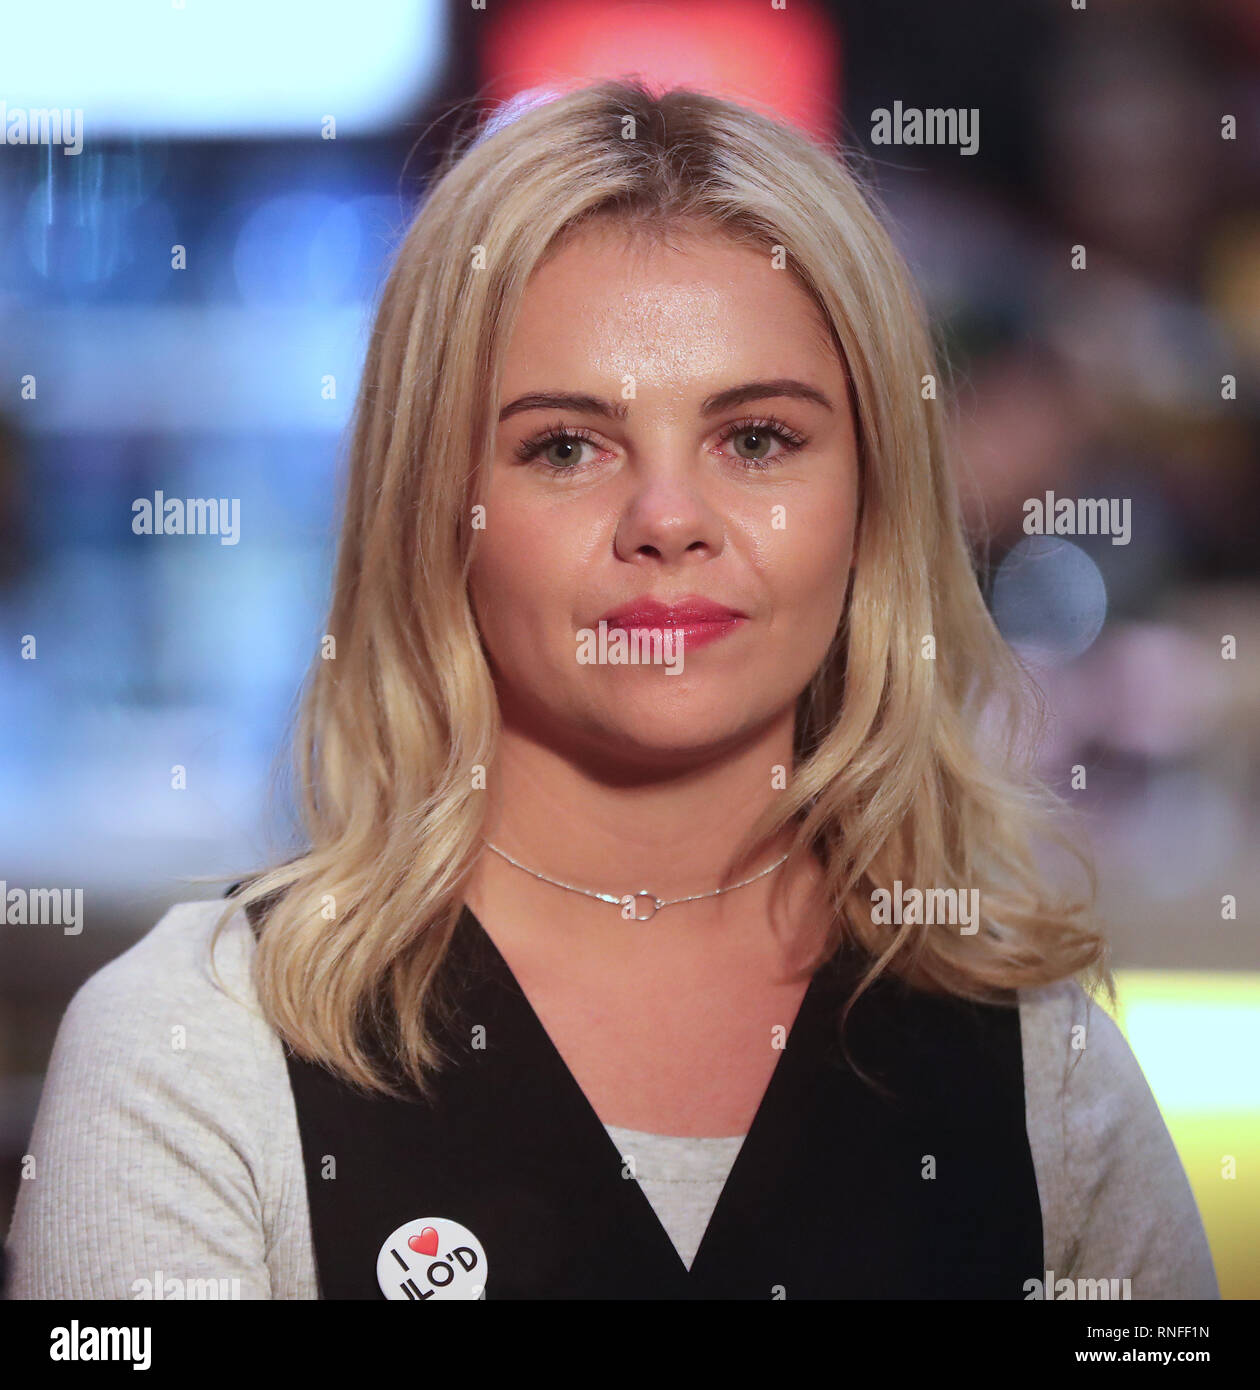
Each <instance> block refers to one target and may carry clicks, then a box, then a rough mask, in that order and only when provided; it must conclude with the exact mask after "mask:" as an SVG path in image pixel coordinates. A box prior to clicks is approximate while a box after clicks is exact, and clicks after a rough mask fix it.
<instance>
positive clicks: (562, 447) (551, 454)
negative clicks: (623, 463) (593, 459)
mask: <svg viewBox="0 0 1260 1390" xmlns="http://www.w3.org/2000/svg"><path fill="white" fill-rule="evenodd" d="M584 448H590V449H597V448H598V445H596V444H595V442H594V441H593V440H590V439H585V438H583V437H582V436H581V435H579V434H570V433H569V432H568V431H556V430H553V431H551V432H550V433H549V434H546V435H540V436H537V437H535V438H534V439H527V440H525V442H524V443H523V444H522V445H521V446H520V448H519V449H517V451H516V456H517V458H518V459H520V460H521V462H522V463H538V464H539V465H540V466H542V467H544V468H548V469H550V470H551V471H552V472H555V473H569V472H572V471H573V470H575V469H577V468H579V467H582V466H583V465H584V464H587V463H589V462H590V459H589V457H588V458H583V456H582V450H583V449H584Z"/></svg>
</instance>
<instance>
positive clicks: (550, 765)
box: [466, 718, 821, 949]
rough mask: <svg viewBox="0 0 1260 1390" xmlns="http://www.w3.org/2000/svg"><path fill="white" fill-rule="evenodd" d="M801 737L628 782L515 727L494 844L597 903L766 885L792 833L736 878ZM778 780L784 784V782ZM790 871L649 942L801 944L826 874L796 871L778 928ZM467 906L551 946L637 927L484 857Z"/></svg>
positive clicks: (505, 759) (695, 909)
mask: <svg viewBox="0 0 1260 1390" xmlns="http://www.w3.org/2000/svg"><path fill="white" fill-rule="evenodd" d="M792 734H793V726H792V722H791V720H790V718H787V719H784V720H783V721H781V722H780V723H778V724H777V725H775V726H772V727H768V728H767V729H765V730H763V731H762V732H761V733H760V734H759V735H757V736H756V737H754V738H752V739H750V740H748V741H747V742H745V743H744V744H743V745H742V746H740V747H739V748H737V749H735V750H733V751H731V752H729V753H727V754H726V755H725V756H723V757H721V758H717V759H714V760H712V761H711V762H708V763H706V764H703V765H701V764H692V765H690V766H688V767H687V768H685V769H682V770H678V771H673V772H670V771H668V770H662V772H661V773H660V775H659V776H645V775H643V774H641V773H640V774H639V775H636V776H631V775H628V774H627V773H625V772H622V773H619V774H618V773H614V774H612V775H610V774H609V772H608V770H607V769H606V768H605V767H599V768H596V767H594V766H593V765H592V760H591V759H581V758H575V757H570V756H565V755H563V754H561V753H559V752H557V751H556V750H555V749H554V748H552V747H549V746H547V745H545V744H544V743H542V742H540V741H539V740H537V739H535V738H532V737H530V736H529V734H528V733H527V732H525V731H522V730H519V729H513V728H511V727H507V728H505V729H504V731H503V735H502V739H501V743H500V751H499V757H498V759H497V762H496V767H495V777H494V780H493V783H492V785H491V787H490V788H489V795H490V797H491V803H490V810H489V813H488V816H487V823H486V827H485V837H486V839H487V840H489V841H490V842H492V843H493V844H495V845H496V846H497V847H498V848H499V849H501V850H503V851H504V852H505V853H506V854H508V855H511V856H512V858H513V859H515V860H518V861H519V862H520V864H522V865H525V866H527V868H528V869H529V870H533V871H535V872H536V873H538V874H543V875H546V876H547V877H548V878H552V879H560V880H562V881H563V882H564V883H566V884H570V885H574V886H576V887H580V888H585V889H589V890H591V891H593V892H598V893H608V894H615V895H617V896H621V895H623V894H630V893H637V892H639V891H640V890H647V891H648V892H650V893H652V894H653V895H655V896H656V897H658V898H662V899H665V900H670V899H675V898H682V897H687V896H690V895H692V894H708V893H711V892H712V890H713V889H716V888H720V887H722V886H723V884H724V883H728V884H729V883H739V882H741V881H742V880H744V879H747V878H750V877H752V876H753V875H754V874H757V873H759V872H760V871H761V870H762V869H763V868H766V867H767V866H769V865H771V864H773V863H774V861H775V860H776V859H778V858H779V857H780V856H781V855H782V854H784V853H785V852H786V851H787V849H788V848H789V846H790V844H791V838H792V837H791V832H790V831H787V832H785V833H783V834H781V835H780V836H779V837H778V839H777V840H776V842H775V843H774V844H772V845H767V846H765V847H764V848H763V849H762V850H761V851H760V852H758V853H757V854H756V855H755V856H754V858H753V859H752V860H749V861H748V862H746V863H745V864H743V865H740V866H737V867H736V869H735V873H734V876H733V877H726V875H728V872H729V871H730V869H731V867H732V856H733V854H734V853H735V851H736V849H737V848H738V847H739V846H740V845H741V844H742V843H743V841H744V839H745V837H746V836H747V835H748V833H749V831H750V830H751V829H752V827H753V825H754V824H755V822H756V820H757V818H758V817H759V816H760V815H762V814H763V813H764V812H765V810H766V809H767V808H768V807H769V806H770V805H772V803H773V799H774V798H775V797H776V796H778V795H780V794H781V792H780V791H779V790H778V788H780V787H781V786H782V785H783V784H784V782H785V780H786V774H788V773H790V771H791V766H792ZM776 769H777V770H779V771H780V772H781V773H782V774H784V775H783V776H776ZM785 871H786V868H785V870H784V871H776V872H772V873H770V874H768V875H766V876H765V877H763V878H760V879H758V880H757V881H755V882H753V883H750V884H748V885H747V886H745V887H741V888H733V889H731V891H729V892H727V893H722V894H719V895H716V896H710V897H706V898H702V899H700V900H699V901H697V902H692V903H681V904H677V905H674V906H670V907H668V908H665V909H662V910H661V912H660V913H659V914H658V915H657V916H656V917H654V918H653V919H652V923H653V929H654V930H653V933H652V934H653V936H657V937H659V936H660V935H661V934H662V932H664V931H668V933H669V935H670V937H671V938H672V939H674V940H684V939H687V938H694V939H695V940H696V941H699V940H701V939H703V938H707V937H711V936H713V935H714V934H715V933H716V934H717V935H718V936H721V937H725V938H729V937H730V936H731V935H732V934H733V933H736V932H740V933H746V934H747V937H748V940H749V941H750V942H752V943H756V942H759V941H761V940H762V939H763V938H765V937H766V936H767V928H769V929H770V931H771V932H773V934H774V935H775V936H778V937H783V936H787V937H795V936H796V934H797V932H798V930H799V928H800V927H801V925H802V922H803V921H804V920H805V919H808V920H809V921H810V922H811V923H812V922H815V921H817V920H818V906H819V904H817V903H816V902H813V901H812V899H811V898H810V896H809V895H810V894H811V892H813V891H814V890H816V888H817V885H818V881H819V879H820V878H821V873H820V870H819V867H818V866H817V865H816V864H814V863H813V862H812V861H811V862H810V863H809V864H807V865H803V866H795V867H794V868H793V869H792V874H793V878H792V880H791V882H790V883H789V885H788V891H787V892H786V893H785V894H784V897H783V903H784V909H783V912H782V913H781V914H780V915H781V917H782V919H783V920H782V923H781V924H777V925H776V923H774V922H772V919H771V892H772V889H773V888H774V886H775V883H776V880H777V879H778V878H779V876H780V873H782V872H785ZM466 896H467V900H468V902H469V904H470V906H471V907H472V908H473V911H474V912H475V913H477V915H478V916H480V917H483V920H484V919H485V918H487V917H488V918H489V919H491V920H492V921H493V923H494V924H495V925H499V924H502V923H505V922H506V919H507V918H509V917H510V918H512V919H513V920H515V921H520V920H530V919H533V920H535V921H543V920H545V921H546V922H547V924H548V931H549V934H553V935H560V936H564V935H567V934H569V933H570V932H572V933H579V934H585V935H584V936H583V940H585V939H586V936H588V935H589V933H590V931H591V929H592V928H593V927H594V928H598V927H599V926H601V925H603V926H609V927H611V928H613V929H614V930H613V935H614V936H618V935H622V934H623V933H621V932H618V931H617V930H616V929H617V928H618V927H622V928H624V927H627V926H628V927H631V928H633V927H634V924H633V923H632V922H626V921H625V920H624V919H623V918H622V916H621V910H620V909H619V908H618V907H617V906H615V905H612V904H608V903H602V902H599V901H596V900H594V899H592V898H589V897H585V896H583V895H582V894H579V893H574V892H570V891H566V890H564V889H561V888H558V887H555V886H554V885H551V884H548V883H546V882H544V881H542V880H540V879H538V878H535V877H533V876H532V875H531V874H530V873H528V872H526V870H525V869H522V868H519V867H517V866H515V865H512V864H509V863H507V862H506V861H505V860H503V859H501V858H500V857H499V856H498V855H495V854H493V853H486V854H483V855H482V858H481V860H480V862H479V864H478V865H477V868H476V870H475V871H474V874H473V875H472V878H471V880H470V883H469V885H468V891H467V895H466ZM640 934H642V933H641V931H640ZM600 935H601V936H602V935H603V934H602V933H601V934H600ZM754 949H757V947H756V946H755V944H754Z"/></svg>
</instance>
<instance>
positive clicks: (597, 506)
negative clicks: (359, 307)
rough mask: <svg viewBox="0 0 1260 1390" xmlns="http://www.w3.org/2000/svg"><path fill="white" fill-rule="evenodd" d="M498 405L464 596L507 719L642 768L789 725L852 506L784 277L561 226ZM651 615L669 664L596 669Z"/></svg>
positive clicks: (612, 233) (685, 247)
mask: <svg viewBox="0 0 1260 1390" xmlns="http://www.w3.org/2000/svg"><path fill="white" fill-rule="evenodd" d="M499 407H500V412H499V424H498V434H497V440H496V444H495V449H494V457H493V463H492V466H491V470H490V474H489V477H488V479H487V485H486V491H485V493H484V494H483V501H484V503H485V507H486V511H485V518H484V529H483V530H481V531H479V532H477V533H476V536H477V550H476V552H475V555H474V562H473V568H472V575H471V588H470V591H471V594H472V599H473V603H474V607H475V611H476V614H477V620H478V624H479V626H480V629H481V633H482V637H483V640H484V643H485V646H486V650H487V652H488V654H489V657H490V662H491V666H492V669H493V671H494V677H495V683H496V687H497V691H498V696H499V701H500V706H501V709H502V712H503V717H504V722H505V724H506V725H507V726H508V727H509V728H516V729H518V730H521V731H523V732H526V733H527V734H528V735H529V736H531V737H534V738H537V739H539V740H542V741H544V742H546V743H548V744H551V745H553V746H564V747H566V748H568V749H570V750H582V751H584V752H586V753H588V754H594V755H595V756H597V757H600V756H602V757H603V758H604V759H606V761H607V762H608V764H609V765H610V766H611V765H612V764H614V763H618V764H625V763H627V762H628V763H630V764H635V763H637V764H640V765H643V764H649V765H652V766H656V767H660V766H668V765H669V764H670V763H671V761H672V762H673V763H674V764H675V765H681V764H682V763H685V762H694V761H695V760H696V759H697V758H698V757H701V758H702V757H705V756H711V755H713V754H715V753H718V752H721V751H722V750H724V749H729V748H731V747H733V746H736V745H738V743H739V742H740V741H741V740H745V739H749V738H752V737H754V736H756V734H757V733H758V732H760V731H763V730H765V729H766V728H767V727H768V726H770V725H772V724H773V723H775V722H776V721H782V720H784V719H785V718H787V719H790V716H791V713H792V711H793V710H794V708H795V702H796V699H797V696H798V695H799V694H800V692H801V691H802V690H803V689H804V687H805V686H806V684H807V683H808V682H809V679H810V677H811V676H812V675H813V673H814V671H815V670H816V669H817V668H818V666H819V664H820V662H821V661H822V659H823V657H824V655H825V654H826V652H827V649H828V647H829V646H830V643H831V640H832V636H833V634H834V633H835V630H836V626H837V624H838V622H839V620H840V617H841V614H842V610H843V604H844V595H845V589H846V582H847V579H848V571H849V568H850V564H851V562H852V558H853V541H854V527H855V520H856V513H857V498H858V464H857V446H856V441H855V432H854V428H853V421H852V419H851V416H850V411H849V406H848V392H847V389H846V378H845V372H844V369H843V367H842V365H841V363H840V361H839V359H838V357H837V355H836V353H835V350H834V348H833V347H832V345H831V342H830V338H829V335H828V332H827V329H826V326H825V324H824V322H823V319H822V317H821V315H820V313H819V311H818V310H817V309H816V308H815V306H814V304H813V302H812V300H811V299H810V298H809V296H808V294H807V293H806V292H805V291H804V289H802V287H801V286H800V285H799V284H798V282H797V281H796V279H795V278H794V277H793V276H792V274H791V273H790V272H788V271H785V270H776V269H774V268H772V266H771V263H770V259H769V257H768V256H767V255H764V254H760V253H758V252H757V251H754V250H751V249H749V248H747V247H743V246H738V245H736V244H734V243H731V242H728V241H726V240H724V239H721V238H718V237H712V236H707V235H704V236H694V235H689V236H687V237H686V238H685V239H684V240H682V241H681V242H679V243H678V249H670V248H667V247H664V246H651V247H648V246H646V245H644V244H642V243H641V244H640V245H638V246H637V247H636V245H635V244H634V243H633V242H632V241H628V240H627V238H626V233H625V232H624V231H622V230H620V229H619V228H617V227H615V226H611V225H597V226H594V227H590V228H586V229H583V230H582V231H580V232H579V233H577V234H576V235H575V236H573V237H571V238H570V239H569V240H568V241H567V242H566V243H564V244H563V246H562V248H561V249H560V250H559V251H558V253H557V254H555V255H554V256H553V257H552V258H551V259H550V260H549V261H547V262H546V263H545V264H544V265H542V266H541V267H540V268H539V269H538V270H537V271H536V272H535V274H534V276H533V278H532V279H531V281H530V283H529V285H528V286H527V288H526V291H525V294H524V298H523V302H522V304H521V309H520V314H519V318H518V320H517V323H516V326H515V330H514V332H513V335H512V339H511V342H510V343H509V345H508V349H507V357H506V362H505V365H504V371H503V381H502V387H501V391H500V395H499ZM653 605H656V606H655V607H654V606H653ZM683 605H687V606H683ZM636 610H637V611H636ZM601 619H604V620H607V622H608V625H609V626H608V628H607V629H606V632H607V637H608V639H609V640H608V642H607V643H606V644H605V645H604V646H602V647H601V646H600V644H599V641H598V634H599V629H600V622H601ZM671 623H677V624H679V625H681V626H682V628H683V639H682V654H681V669H678V667H679V665H680V663H679V660H678V652H677V649H675V650H674V651H673V652H672V653H671V652H670V649H669V648H668V647H665V648H658V650H657V653H656V654H657V655H658V656H659V657H660V658H661V659H662V660H661V661H660V662H659V663H658V664H642V663H641V664H631V663H630V662H628V661H626V662H618V661H617V660H616V655H617V652H616V650H615V649H616V646H617V641H618V639H617V638H616V636H615V634H616V632H617V629H618V628H619V627H620V628H621V630H622V636H621V638H620V639H619V640H620V641H621V642H623V643H625V644H626V645H625V646H624V647H623V648H622V649H621V651H620V655H622V656H627V655H629V654H630V652H631V647H630V643H631V642H632V641H644V639H643V638H642V635H641V634H640V633H636V632H634V629H636V628H639V629H641V628H642V627H644V626H659V625H661V624H665V625H666V626H668V625H669V624H671ZM584 632H586V633H589V634H591V636H587V637H582V636H581V634H583V633H584ZM639 654H640V655H641V656H650V655H651V654H652V653H651V648H650V647H648V646H647V645H646V643H645V644H644V646H643V647H642V648H641V649H640V652H639ZM592 658H593V660H592ZM671 666H672V667H673V668H675V672H676V673H673V674H671ZM789 727H790V725H789Z"/></svg>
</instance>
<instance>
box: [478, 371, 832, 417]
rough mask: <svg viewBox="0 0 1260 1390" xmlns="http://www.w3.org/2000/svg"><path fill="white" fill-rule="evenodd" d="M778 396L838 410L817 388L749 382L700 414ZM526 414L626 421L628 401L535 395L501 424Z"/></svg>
mask: <svg viewBox="0 0 1260 1390" xmlns="http://www.w3.org/2000/svg"><path fill="white" fill-rule="evenodd" d="M776 396H791V397H795V398H796V399H797V400H802V401H813V402H814V403H815V404H816V405H821V406H822V407H823V408H824V409H825V410H834V409H835V407H834V406H833V405H832V404H831V402H830V401H829V400H828V399H827V397H826V396H825V395H824V394H823V393H822V392H821V391H819V390H818V389H817V388H816V387H814V386H808V385H806V383H805V382H803V381H794V380H792V379H791V378H790V377H784V378H780V379H778V380H776V381H749V382H745V383H744V385H742V386H731V387H729V388H728V389H727V390H725V391H719V392H717V394H716V395H713V396H709V397H708V398H707V399H706V400H705V402H704V404H703V405H702V406H701V407H700V413H701V415H717V414H720V413H721V412H722V411H723V410H730V409H731V407H732V406H737V405H746V404H747V403H748V402H749V401H761V400H770V399H773V398H774V397H776ZM526 410H571V411H573V412H574V413H576V414H583V415H603V416H605V417H607V418H608V419H610V420H624V419H625V418H626V403H625V401H617V402H613V401H606V400H604V398H603V397H602V396H587V395H583V394H580V393H574V392H569V391H531V392H530V393H529V394H528V395H525V396H518V397H517V398H516V400H514V401H512V402H511V403H510V404H509V405H505V406H504V407H503V409H502V410H501V411H499V423H500V424H502V423H503V421H504V420H507V419H508V418H509V417H511V416H513V415H519V414H521V413H522V412H523V411H526Z"/></svg>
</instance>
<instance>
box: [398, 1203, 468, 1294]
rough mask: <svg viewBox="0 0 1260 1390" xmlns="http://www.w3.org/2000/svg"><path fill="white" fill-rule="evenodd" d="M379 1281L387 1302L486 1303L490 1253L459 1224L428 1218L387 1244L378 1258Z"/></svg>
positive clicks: (400, 1231) (406, 1227)
mask: <svg viewBox="0 0 1260 1390" xmlns="http://www.w3.org/2000/svg"><path fill="white" fill-rule="evenodd" d="M376 1282H377V1283H378V1284H379V1285H380V1286H381V1292H382V1293H383V1294H384V1295H385V1297H386V1298H393V1299H410V1300H411V1301H412V1302H415V1301H417V1300H426V1299H430V1298H484V1297H485V1296H486V1252H485V1251H484V1250H483V1249H482V1248H481V1242H480V1241H479V1240H478V1239H477V1237H476V1236H475V1235H473V1233H472V1232H471V1231H470V1230H469V1229H468V1227H467V1226H461V1225H460V1224H459V1222H458V1221H448V1220H447V1219H446V1218H445V1217H442V1216H422V1217H418V1218H417V1219H416V1220H415V1221H408V1222H406V1223H404V1224H403V1225H401V1226H399V1228H398V1229H397V1230H396V1231H395V1232H394V1233H393V1235H391V1236H390V1237H389V1239H388V1240H386V1242H385V1244H384V1245H382V1246H381V1253H380V1254H379V1255H378V1256H377V1257H376Z"/></svg>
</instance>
